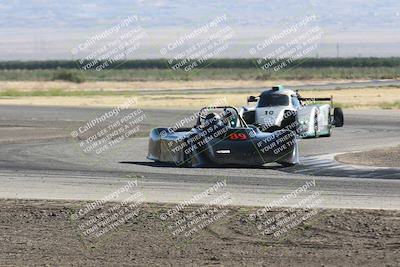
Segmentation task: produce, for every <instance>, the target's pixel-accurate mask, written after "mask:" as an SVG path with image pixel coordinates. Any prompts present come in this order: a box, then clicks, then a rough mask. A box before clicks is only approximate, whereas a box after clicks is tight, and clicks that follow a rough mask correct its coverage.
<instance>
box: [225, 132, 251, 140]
mask: <svg viewBox="0 0 400 267" xmlns="http://www.w3.org/2000/svg"><path fill="white" fill-rule="evenodd" d="M229 139H230V140H247V139H248V136H247V134H244V133H232V134H230V135H229Z"/></svg>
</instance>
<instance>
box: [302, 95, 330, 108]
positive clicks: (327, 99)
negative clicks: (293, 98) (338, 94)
mask: <svg viewBox="0 0 400 267" xmlns="http://www.w3.org/2000/svg"><path fill="white" fill-rule="evenodd" d="M298 99H299V100H300V101H309V102H318V101H330V102H331V106H333V96H331V97H299V98H298Z"/></svg>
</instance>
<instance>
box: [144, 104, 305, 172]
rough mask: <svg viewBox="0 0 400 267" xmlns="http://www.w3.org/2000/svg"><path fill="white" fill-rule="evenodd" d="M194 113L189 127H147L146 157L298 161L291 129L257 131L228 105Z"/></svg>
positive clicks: (202, 162) (185, 161)
mask: <svg viewBox="0 0 400 267" xmlns="http://www.w3.org/2000/svg"><path fill="white" fill-rule="evenodd" d="M211 111H218V112H219V113H220V114H221V116H215V115H219V114H218V113H214V112H211ZM198 114H199V116H198V119H197V122H196V124H195V125H194V126H193V127H192V128H181V129H177V130H175V131H172V130H171V129H169V128H155V129H153V130H151V132H150V140H149V151H148V156H147V158H148V159H151V160H154V161H156V162H169V163H173V164H176V165H177V166H188V167H189V166H195V167H197V166H206V165H215V164H216V165H263V164H265V163H270V162H278V163H280V164H282V165H285V166H286V165H294V164H297V163H298V147H297V140H296V135H295V133H293V132H292V131H288V130H279V131H276V132H273V133H264V132H261V131H260V130H259V129H257V128H256V127H254V126H248V125H247V124H246V122H245V121H244V120H243V118H241V116H240V115H239V113H238V111H237V110H236V108H234V107H230V106H219V107H205V108H203V109H201V110H200V112H199V113H198ZM209 114H214V115H213V116H214V118H215V117H217V119H215V120H214V121H213V120H211V121H210V120H209V119H208V118H209V117H213V116H210V115H209Z"/></svg>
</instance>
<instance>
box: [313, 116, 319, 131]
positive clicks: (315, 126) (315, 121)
mask: <svg viewBox="0 0 400 267" xmlns="http://www.w3.org/2000/svg"><path fill="white" fill-rule="evenodd" d="M314 134H315V137H318V136H319V135H318V111H316V112H315V115H314Z"/></svg>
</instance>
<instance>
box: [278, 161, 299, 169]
mask: <svg viewBox="0 0 400 267" xmlns="http://www.w3.org/2000/svg"><path fill="white" fill-rule="evenodd" d="M277 163H279V164H281V165H282V166H283V167H285V168H287V167H293V166H294V165H296V164H295V163H288V162H279V161H278V162H277Z"/></svg>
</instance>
